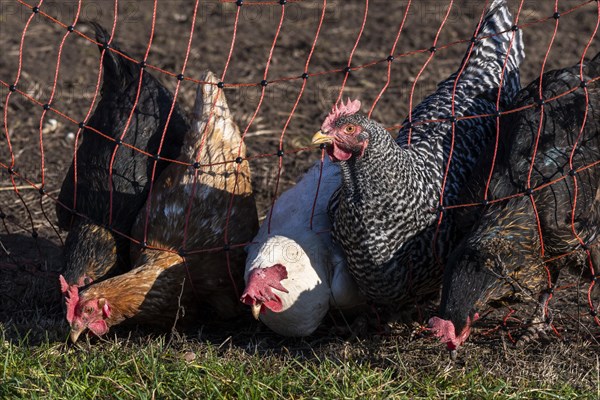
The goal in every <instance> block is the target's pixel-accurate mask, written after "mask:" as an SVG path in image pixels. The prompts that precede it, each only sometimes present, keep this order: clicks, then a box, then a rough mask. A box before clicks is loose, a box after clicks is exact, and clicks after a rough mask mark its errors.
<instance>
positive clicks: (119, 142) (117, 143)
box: [115, 138, 123, 146]
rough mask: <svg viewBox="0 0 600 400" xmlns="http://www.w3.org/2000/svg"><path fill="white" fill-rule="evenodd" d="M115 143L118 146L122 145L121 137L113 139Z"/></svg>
mask: <svg viewBox="0 0 600 400" xmlns="http://www.w3.org/2000/svg"><path fill="white" fill-rule="evenodd" d="M115 144H116V145H117V146H120V145H122V144H123V141H122V140H121V138H118V139H115Z"/></svg>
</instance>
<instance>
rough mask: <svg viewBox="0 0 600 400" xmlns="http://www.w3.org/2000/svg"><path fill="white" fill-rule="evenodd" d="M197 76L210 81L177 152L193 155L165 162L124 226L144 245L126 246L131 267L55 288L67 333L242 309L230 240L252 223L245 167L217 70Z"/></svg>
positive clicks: (238, 259)
mask: <svg viewBox="0 0 600 400" xmlns="http://www.w3.org/2000/svg"><path fill="white" fill-rule="evenodd" d="M201 80H202V81H207V82H209V83H207V84H205V85H203V86H202V87H201V88H199V89H198V92H197V96H196V106H195V111H194V122H193V125H192V129H191V130H190V132H189V133H188V134H187V135H186V137H185V140H184V145H183V148H182V151H181V156H180V157H179V161H182V162H185V163H191V164H194V163H196V164H194V165H192V166H188V165H181V164H176V163H174V164H172V165H170V166H168V167H167V168H166V169H165V171H164V172H163V174H162V175H161V176H160V178H159V179H158V180H157V181H156V183H155V186H154V189H153V192H152V197H151V199H150V200H149V203H148V204H146V206H145V207H144V208H143V209H142V211H141V212H140V213H139V215H138V217H137V220H136V222H135V224H134V227H133V231H132V235H133V237H134V238H136V239H138V240H139V241H140V243H142V244H144V243H145V246H137V247H136V248H134V249H133V250H132V260H134V269H133V270H132V271H130V272H128V273H125V274H123V275H119V276H117V277H114V278H111V279H108V280H106V281H103V282H100V283H97V284H94V285H91V286H90V287H88V288H87V289H86V290H84V291H82V292H81V293H78V290H77V287H75V286H71V287H64V288H63V290H67V291H68V297H69V299H68V313H67V320H68V321H69V323H70V324H71V339H72V340H73V341H76V340H77V338H78V337H79V335H80V334H81V333H82V332H83V331H85V330H86V329H89V330H90V331H91V332H92V333H94V334H96V335H98V336H99V335H102V334H105V333H106V332H108V329H109V328H110V327H111V326H114V325H116V324H119V323H121V322H124V321H127V322H132V323H138V324H148V325H154V326H159V327H163V328H169V327H171V326H172V324H173V323H174V322H175V321H178V322H185V321H195V320H197V319H198V318H202V319H204V320H209V319H212V318H231V317H234V316H236V315H238V313H239V312H240V311H241V310H242V307H241V304H240V303H239V301H238V299H239V296H240V294H241V290H242V289H243V284H244V281H243V274H244V260H245V253H244V249H243V246H238V245H240V244H244V243H247V242H249V241H250V240H251V239H252V237H253V236H254V235H255V233H256V231H257V229H258V218H257V212H256V205H255V202H254V197H253V194H252V186H251V181H250V168H249V165H248V162H247V161H245V160H243V159H244V157H245V151H246V149H245V145H244V144H243V142H242V140H241V137H240V132H239V128H238V127H237V125H236V124H235V123H234V122H233V120H232V118H231V114H230V111H229V108H228V106H227V102H226V100H225V97H224V94H223V91H222V90H220V89H218V88H217V86H216V85H215V84H216V83H217V79H216V78H215V76H214V75H213V74H212V73H210V72H207V73H206V75H205V76H204V77H202V78H201ZM211 83H212V84H211ZM213 105H214V106H213ZM199 151H201V156H200V158H199V159H197V158H196V156H197V154H198V152H199ZM234 160H236V161H237V162H233V161H234ZM195 177H197V180H196V183H194V181H195V179H196V178H195ZM229 210H230V211H229ZM228 215H229V218H228ZM186 220H187V221H188V222H187V223H186ZM227 224H228V225H227ZM226 225H227V226H226ZM185 232H187V234H186V233H185ZM161 249H162V250H161ZM206 250H209V251H206ZM65 284H66V283H65ZM180 311H183V312H180Z"/></svg>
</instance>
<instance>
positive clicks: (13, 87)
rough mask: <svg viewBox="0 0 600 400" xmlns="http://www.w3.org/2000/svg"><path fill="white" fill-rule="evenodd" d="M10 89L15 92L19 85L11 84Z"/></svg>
mask: <svg viewBox="0 0 600 400" xmlns="http://www.w3.org/2000/svg"><path fill="white" fill-rule="evenodd" d="M8 90H10V91H11V92H15V91H16V90H17V87H16V86H15V85H10V86H9V87H8Z"/></svg>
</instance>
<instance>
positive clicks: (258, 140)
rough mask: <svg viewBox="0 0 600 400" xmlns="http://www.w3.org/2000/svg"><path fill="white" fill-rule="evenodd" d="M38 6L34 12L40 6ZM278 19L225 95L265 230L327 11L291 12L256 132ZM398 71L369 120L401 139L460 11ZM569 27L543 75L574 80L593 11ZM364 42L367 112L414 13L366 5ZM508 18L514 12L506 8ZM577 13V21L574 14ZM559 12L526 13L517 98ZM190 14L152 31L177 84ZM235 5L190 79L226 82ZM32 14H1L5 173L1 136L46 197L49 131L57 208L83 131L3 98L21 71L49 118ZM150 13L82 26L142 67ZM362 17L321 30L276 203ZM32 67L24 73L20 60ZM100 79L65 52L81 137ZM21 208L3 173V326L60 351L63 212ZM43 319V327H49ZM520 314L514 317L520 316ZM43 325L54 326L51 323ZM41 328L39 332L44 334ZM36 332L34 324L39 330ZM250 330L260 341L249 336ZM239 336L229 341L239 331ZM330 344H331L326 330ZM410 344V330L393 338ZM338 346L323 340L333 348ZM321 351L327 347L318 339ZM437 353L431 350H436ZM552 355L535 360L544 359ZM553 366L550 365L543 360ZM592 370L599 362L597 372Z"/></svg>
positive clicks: (461, 1)
mask: <svg viewBox="0 0 600 400" xmlns="http://www.w3.org/2000/svg"><path fill="white" fill-rule="evenodd" d="M30 3H31V4H33V3H32V2H30ZM267 3H274V4H266V5H253V4H252V2H251V1H245V2H244V5H243V6H242V9H241V13H240V17H239V23H238V27H237V32H236V34H237V35H236V40H235V49H234V52H233V57H232V59H231V63H230V65H229V69H228V70H227V76H226V78H225V82H226V83H227V84H241V83H244V84H255V85H254V86H242V87H229V88H227V89H226V95H227V98H228V101H229V104H230V107H231V108H232V110H233V112H234V116H235V119H236V121H237V122H238V123H239V124H240V126H241V128H242V130H244V129H246V128H248V134H247V136H246V143H247V146H248V155H249V156H250V157H256V156H258V155H262V154H271V155H272V156H269V157H260V158H259V157H257V158H253V159H252V160H251V167H252V170H253V174H254V175H253V183H254V189H255V193H256V196H257V200H258V206H259V215H260V216H261V217H264V215H265V213H266V211H267V210H268V207H269V205H270V202H271V199H272V197H273V195H274V187H275V181H276V177H277V174H278V168H277V165H278V157H277V156H275V155H274V153H276V152H277V150H278V146H279V140H280V137H281V135H282V132H283V128H284V125H285V123H286V120H287V119H288V117H289V115H290V112H291V110H292V108H293V106H294V103H295V101H296V99H297V97H298V93H299V90H300V87H301V85H302V79H293V80H280V79H282V78H288V77H295V78H297V77H299V76H300V75H301V74H302V73H303V72H304V65H305V63H306V58H307V56H308V54H309V51H310V48H311V45H312V41H313V39H314V37H315V32H316V30H317V26H318V22H319V19H320V16H321V10H322V6H323V3H324V2H321V1H288V4H287V5H285V16H284V18H283V23H282V25H281V32H280V34H279V36H278V38H277V43H276V46H275V50H274V52H273V56H272V61H271V65H270V69H269V71H268V77H267V80H268V81H270V82H271V83H270V84H269V85H268V86H267V89H266V95H265V98H264V101H263V102H262V105H261V107H260V109H259V111H258V113H257V117H256V119H255V120H254V122H253V123H252V124H251V125H250V126H248V124H249V122H250V120H251V116H252V115H253V114H254V112H255V110H256V109H257V105H258V102H259V100H260V86H257V85H256V84H258V83H259V82H260V81H261V80H262V79H263V73H264V70H265V65H266V61H267V59H268V55H269V51H270V48H271V45H272V43H273V39H274V37H275V34H276V31H277V27H278V25H279V22H280V18H281V14H282V7H281V6H280V5H279V4H278V2H267ZM412 3H413V4H412V5H411V9H410V12H409V15H408V18H407V19H406V24H405V27H404V30H403V32H402V35H401V37H400V41H399V43H398V48H397V50H396V54H404V55H403V56H398V55H397V56H396V59H395V61H394V62H393V65H392V69H391V84H390V86H389V88H388V89H387V91H386V92H385V93H384V95H383V97H382V99H381V101H380V102H379V103H378V105H377V107H376V108H375V110H374V113H373V118H375V119H377V120H379V121H381V122H383V123H384V124H385V125H387V126H394V125H398V124H400V123H401V122H402V120H403V119H404V118H405V116H406V114H407V112H408V104H409V94H410V91H411V87H412V85H413V83H414V81H415V76H416V75H417V73H418V72H419V70H420V69H421V67H422V65H423V63H424V62H425V61H426V59H427V57H428V56H429V52H421V53H414V51H415V50H421V49H428V48H429V47H431V45H432V43H433V40H434V37H435V35H436V31H437V28H438V27H439V26H440V23H441V21H442V19H443V17H444V14H445V13H446V10H447V7H448V5H449V4H450V1H439V0H423V1H413V2H412ZM558 3H559V4H558V8H559V10H560V11H561V13H562V16H561V18H560V20H559V28H558V33H557V35H556V39H555V41H554V43H553V45H552V49H551V52H550V53H549V56H548V61H547V64H546V70H549V69H553V68H557V67H562V66H569V65H572V64H575V63H576V62H577V61H578V60H579V59H580V57H581V55H582V54H583V52H584V49H585V46H586V43H587V42H588V41H589V40H590V37H591V36H592V34H593V32H594V29H595V27H596V22H597V20H598V19H597V15H598V14H597V9H596V7H597V3H596V2H594V1H591V2H585V1H584V0H563V1H560V2H558ZM368 4H369V7H368V16H367V19H366V25H365V28H364V33H363V35H362V38H361V40H360V42H359V43H358V46H357V47H356V51H355V52H354V56H353V60H352V66H361V65H365V64H369V63H371V62H373V61H381V62H379V63H376V64H374V65H370V66H368V67H365V68H361V69H357V70H354V71H352V72H351V74H350V75H349V78H348V81H347V84H346V87H345V89H344V96H350V97H359V98H360V99H361V100H362V101H363V105H365V106H367V107H370V105H371V104H372V102H373V101H374V99H375V98H376V97H377V95H378V93H379V92H380V91H381V89H382V87H383V86H384V84H385V82H386V76H387V62H385V58H386V57H387V56H388V54H389V52H390V49H391V47H392V44H393V42H394V39H395V36H396V34H397V32H398V28H399V26H400V23H401V21H402V17H403V13H404V10H405V9H406V6H407V1H405V0H403V1H400V2H391V1H382V0H371V1H369V2H368ZM510 4H511V10H512V11H513V14H514V13H515V12H516V10H517V8H518V6H519V1H512V0H511V1H510ZM77 5H78V3H77V2H76V1H72V0H68V1H44V2H43V4H42V5H41V7H40V9H41V10H42V11H44V12H46V13H47V14H49V15H50V16H52V17H53V18H55V19H57V20H58V21H61V22H63V23H64V24H66V25H69V24H71V23H72V21H73V18H74V15H75V11H76V9H77ZM578 5H581V7H579V8H577V9H576V10H574V11H572V12H571V13H569V14H567V13H566V11H567V10H570V9H572V8H573V7H576V6H578ZM553 7H554V2H553V1H543V2H540V1H537V0H525V1H524V2H523V7H522V11H521V14H520V19H519V24H520V25H523V24H525V25H526V26H525V27H524V28H523V30H524V40H525V44H526V53H527V59H526V61H525V63H524V65H523V66H522V71H523V72H522V82H523V85H526V84H527V83H528V82H530V81H531V80H533V79H535V78H536V77H538V76H539V74H540V71H541V65H542V60H543V58H544V55H545V53H546V50H547V49H548V46H549V44H550V39H551V37H552V32H553V30H554V27H555V20H554V19H552V18H550V19H547V20H545V21H541V22H539V20H540V19H544V18H547V17H550V16H551V15H552V14H553V12H554V10H553ZM193 8H194V2H193V1H179V0H169V1H160V2H158V5H157V8H156V12H155V14H156V24H155V33H154V37H153V42H152V47H151V51H150V54H149V57H148V59H147V62H148V64H150V65H153V66H156V67H158V68H160V69H163V70H166V71H169V72H171V73H173V74H175V75H177V74H179V73H180V72H181V68H182V66H183V62H184V58H185V53H186V48H187V45H188V40H189V37H190V28H191V23H192V14H193ZM482 9H483V2H481V1H471V0H456V1H454V4H453V6H452V9H451V12H450V15H449V18H448V21H447V23H446V25H445V26H444V28H443V29H442V31H441V33H440V36H439V41H438V46H437V47H438V51H437V52H436V54H435V56H434V58H433V60H432V61H431V63H430V64H429V65H428V66H427V68H426V69H425V70H424V71H423V73H422V75H421V77H420V79H419V81H418V82H417V84H416V87H415V91H414V100H413V101H414V103H415V104H417V103H418V102H419V101H420V100H421V99H422V98H423V97H424V96H426V95H427V94H429V93H431V92H432V91H433V90H435V87H436V84H437V82H439V81H441V80H442V79H445V78H446V77H447V76H448V75H449V74H451V73H452V72H454V71H455V70H456V69H457V67H458V65H459V63H460V60H461V59H462V56H463V54H464V51H465V49H466V44H464V43H459V44H455V45H451V46H448V47H444V45H445V44H450V43H453V42H455V41H457V40H465V39H469V38H470V36H471V34H472V32H473V30H474V27H475V26H476V25H477V22H478V20H479V18H480V15H481V12H482ZM235 11H236V5H235V4H234V3H231V2H226V3H225V2H218V1H215V0H209V1H203V2H200V4H199V8H198V15H197V18H196V25H195V28H194V31H193V41H192V44H191V51H190V54H189V60H188V64H187V69H186V71H185V76H186V77H188V78H192V79H194V78H196V77H198V76H199V75H200V73H201V71H203V70H205V69H210V70H212V71H215V72H216V73H217V75H220V73H221V72H222V71H223V68H224V65H225V61H226V59H227V56H228V52H229V49H230V44H231V40H232V33H233V27H234V19H235V15H236V13H235ZM30 15H31V11H30V9H29V8H28V7H26V6H25V5H24V3H22V2H19V1H4V0H1V1H0V80H1V81H2V82H1V83H0V98H1V99H2V100H1V101H0V111H1V112H3V113H4V115H5V116H7V117H6V119H3V126H0V131H1V132H2V137H3V138H4V139H3V140H2V144H1V145H0V162H2V163H4V164H5V165H8V164H9V163H10V159H11V158H10V157H11V153H10V151H9V149H8V145H7V140H6V139H5V138H6V133H7V131H6V130H8V134H9V136H10V141H11V145H12V154H13V155H14V160H15V166H16V167H15V169H16V171H17V172H18V174H19V175H20V176H21V177H24V178H26V179H28V180H29V181H31V182H34V183H36V184H37V183H40V182H41V162H42V159H41V152H40V140H39V127H40V123H41V124H42V127H43V132H44V133H43V145H44V148H43V150H44V165H45V170H44V172H45V182H46V190H47V192H48V193H49V194H50V195H57V194H58V191H59V189H60V184H61V182H62V179H63V176H64V174H65V173H66V171H67V168H68V166H69V164H70V162H71V159H72V155H73V133H75V132H76V130H77V126H76V125H75V124H73V123H71V122H69V121H67V120H66V119H64V118H62V117H60V116H58V115H56V114H54V113H52V112H50V113H48V114H47V115H46V117H45V118H44V119H43V120H42V121H41V122H40V118H41V115H42V111H43V110H42V107H40V106H39V105H35V104H33V103H32V102H31V101H29V100H27V99H26V98H25V97H24V96H22V95H20V94H18V93H15V94H13V95H12V96H11V97H10V101H9V102H8V105H7V103H6V101H5V100H6V97H7V94H8V92H9V90H8V87H7V85H10V84H11V83H12V82H14V79H15V77H16V75H17V71H18V66H19V62H20V61H21V62H22V69H21V77H20V81H19V84H18V88H19V90H22V91H24V92H25V93H26V94H27V95H29V96H31V97H33V98H35V99H37V100H38V101H39V102H41V103H46V102H47V101H48V98H49V96H50V94H51V88H52V86H53V82H54V79H55V72H56V65H57V59H58V48H59V43H60V41H61V40H62V38H63V36H64V34H65V32H66V30H65V29H64V28H63V27H60V26H59V25H57V24H56V23H55V22H52V21H51V20H50V19H49V18H47V17H44V16H43V15H42V14H37V15H35V16H34V18H33V19H32V20H31V24H30V25H29V28H28V30H27V34H26V36H25V38H24V41H23V44H22V51H21V52H20V51H19V47H20V42H21V38H22V34H23V29H24V27H25V24H26V23H27V21H28V18H29V17H30ZM152 15H153V2H151V1H119V2H118V12H117V14H116V17H115V13H114V10H113V7H112V3H110V2H108V1H100V0H98V1H86V2H84V3H83V4H82V6H81V12H80V18H81V19H82V20H96V21H98V22H100V23H101V24H102V25H104V26H105V27H107V28H108V29H109V30H110V27H111V26H112V25H113V21H114V19H115V18H116V34H115V37H116V40H118V42H119V43H120V46H121V48H122V49H123V50H125V51H126V52H128V53H129V55H131V56H132V57H134V58H135V59H137V60H141V59H142V57H143V54H144V52H145V49H146V46H147V43H148V39H149V36H150V30H151V21H152ZM364 15H365V2H363V1H339V0H338V1H328V2H327V7H326V11H325V17H324V22H323V26H322V29H321V32H320V35H319V39H318V42H317V46H316V50H315V52H314V54H313V56H312V59H311V62H310V66H309V67H308V70H309V71H310V73H312V74H317V73H322V74H319V75H317V76H311V77H310V78H309V79H308V82H307V86H306V90H305V92H304V94H303V96H302V98H301V100H300V102H299V104H298V107H297V109H296V111H295V113H294V114H293V117H292V118H291V122H290V124H289V127H288V128H287V130H286V131H285V136H284V138H283V142H284V148H285V150H286V152H288V153H287V154H286V155H285V156H284V157H283V170H282V172H281V185H280V190H279V192H281V191H282V190H285V189H286V188H288V187H290V186H291V185H293V183H294V182H295V181H296V179H297V178H298V177H300V176H301V175H302V174H303V172H304V171H305V170H306V169H307V168H308V167H309V166H310V165H311V164H312V163H313V162H314V161H315V160H317V159H318V158H319V156H320V153H319V151H317V150H304V151H299V152H296V150H298V149H302V148H305V147H307V146H308V145H309V143H310V137H311V135H312V133H313V132H314V131H315V130H316V129H318V127H319V125H320V121H321V120H322V119H323V117H324V116H325V115H326V113H327V112H328V110H329V108H330V107H331V104H332V103H333V101H334V100H335V99H336V98H337V96H338V94H339V92H340V89H341V84H342V81H343V78H344V74H343V73H342V72H328V71H331V70H336V69H343V68H344V67H346V65H347V63H348V57H349V55H350V53H351V51H352V48H353V46H354V44H355V42H356V38H357V35H358V32H359V30H360V28H361V22H362V20H363V18H364ZM76 28H77V29H78V30H80V31H81V32H83V33H85V34H87V35H92V32H91V30H90V28H89V27H87V26H85V25H84V24H78V25H77V27H76ZM599 50H600V41H598V40H594V41H592V43H591V45H590V47H589V50H588V52H587V54H588V55H589V56H593V55H595V54H596V53H597V52H598V51H599ZM20 56H22V58H20ZM150 71H151V73H152V74H153V75H154V76H156V77H158V78H159V79H160V80H161V81H162V82H163V83H164V84H165V85H166V86H167V87H168V88H170V89H174V88H175V85H176V83H177V80H176V78H175V77H174V76H168V75H166V74H162V73H160V72H159V71H156V70H150ZM97 73H98V50H97V48H96V46H95V45H94V44H92V43H90V42H89V41H87V40H86V39H84V38H82V37H80V36H78V35H76V34H72V35H70V36H69V37H68V38H67V39H66V41H65V44H64V47H63V51H62V53H61V55H60V69H59V72H58V75H57V77H58V79H57V86H56V94H55V99H54V100H53V102H52V107H53V108H54V109H56V110H60V112H62V113H64V114H65V115H68V116H70V117H71V118H73V119H74V120H75V121H80V120H82V119H83V117H84V116H85V113H86V111H87V109H88V108H89V106H90V104H91V100H92V98H93V95H94V91H95V82H96V78H97ZM194 94H195V83H193V82H191V81H188V80H186V81H183V83H182V85H181V89H180V92H179V96H178V101H179V102H180V104H181V105H182V106H183V107H184V108H185V109H187V110H190V109H191V107H192V100H193V97H194ZM15 183H16V185H17V188H18V193H16V192H15V191H14V190H13V186H12V183H11V180H10V175H9V174H8V172H7V171H6V170H5V169H2V171H1V172H0V209H1V214H0V216H5V218H3V219H2V222H3V224H2V225H3V226H2V227H0V228H1V232H2V233H1V235H0V243H1V245H2V254H3V255H2V258H1V260H0V261H1V263H0V322H2V321H4V322H6V323H8V322H9V321H10V323H11V324H12V325H13V326H14V327H15V328H17V330H20V329H21V330H22V331H24V330H26V329H32V328H35V329H37V330H43V329H46V328H48V329H54V330H57V332H58V333H57V335H58V337H60V335H61V334H63V333H64V332H65V331H64V327H62V325H61V327H60V328H59V327H58V325H60V324H58V323H56V322H55V320H54V319H52V318H48V319H46V318H43V317H40V315H50V316H52V315H59V313H60V306H59V301H60V296H59V293H58V289H57V288H58V285H57V282H58V280H57V279H56V278H57V273H56V271H58V270H59V269H60V266H61V258H60V253H61V249H60V244H61V240H62V239H61V237H62V238H63V239H64V237H65V233H64V232H58V231H57V230H56V229H55V228H54V226H55V214H54V203H53V201H52V199H50V198H49V197H48V196H40V194H39V193H38V192H37V191H36V190H32V188H31V186H30V185H29V184H28V183H27V182H26V181H24V180H22V179H16V181H15ZM572 282H575V283H574V286H571V287H569V288H568V289H565V290H563V291H561V292H560V293H559V294H557V296H556V303H553V304H554V308H555V316H556V326H557V328H558V330H559V332H560V334H561V335H562V336H563V337H564V338H567V339H569V340H572V341H576V342H577V343H579V344H580V345H583V346H587V345H590V343H596V339H595V337H597V336H598V333H599V332H600V328H598V327H597V326H595V325H594V324H593V322H592V321H591V319H590V318H589V316H587V308H586V306H585V305H584V304H583V303H582V299H583V297H584V294H585V291H586V290H587V283H586V282H579V283H580V286H577V283H578V281H577V279H576V277H574V278H573V279H572ZM40 310H41V311H40ZM517 310H518V308H517ZM46 311H50V313H47V312H46ZM507 313H508V309H507V308H506V307H502V308H500V309H498V310H495V311H493V312H492V314H491V315H490V316H488V317H487V318H485V319H484V320H483V323H482V329H480V330H479V331H478V332H479V333H483V334H481V335H478V334H475V336H474V339H473V343H474V344H472V345H471V346H475V347H477V348H480V349H482V352H483V353H489V352H494V350H493V349H496V348H498V347H499V346H500V347H501V346H502V344H506V343H508V344H510V338H511V335H508V334H507V333H506V332H505V331H504V330H502V329H498V327H499V324H500V323H501V321H502V317H503V316H505V315H507ZM34 317H35V318H34ZM514 317H519V318H520V319H518V320H517V319H509V320H508V325H507V326H508V329H509V331H508V333H511V332H512V333H513V334H514V335H515V336H516V335H517V334H518V330H519V329H520V328H519V327H520V324H519V321H522V319H523V318H525V317H526V314H525V313H521V314H519V313H517V314H515V315H514ZM33 320H35V323H32V322H31V321H33ZM252 326H253V327H254V328H253V329H260V328H259V327H258V326H257V325H252ZM232 329H234V328H232ZM326 329H329V328H326ZM394 332H396V333H397V334H398V335H402V334H404V333H403V331H402V329H399V330H392V332H391V333H392V334H394ZM328 333H329V331H328V330H325V331H323V332H319V334H321V335H322V334H325V335H327V334H328ZM317 337H318V335H317ZM272 340H273V341H275V342H277V340H278V339H275V338H273V339H272ZM427 346H429V347H430V348H431V346H432V342H427ZM541 351H542V350H539V349H538V350H537V352H538V353H539V352H541ZM542 352H543V351H542ZM588 361H589V362H590V363H592V361H593V360H588Z"/></svg>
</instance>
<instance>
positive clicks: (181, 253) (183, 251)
mask: <svg viewBox="0 0 600 400" xmlns="http://www.w3.org/2000/svg"><path fill="white" fill-rule="evenodd" d="M177 254H179V255H180V256H181V257H185V255H186V253H185V249H184V248H183V247H180V248H179V249H178V250H177Z"/></svg>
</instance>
